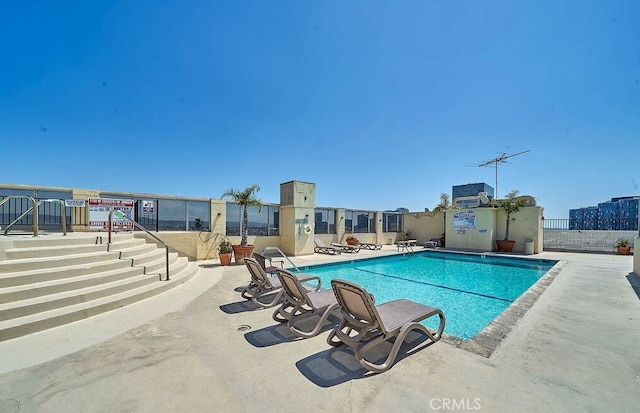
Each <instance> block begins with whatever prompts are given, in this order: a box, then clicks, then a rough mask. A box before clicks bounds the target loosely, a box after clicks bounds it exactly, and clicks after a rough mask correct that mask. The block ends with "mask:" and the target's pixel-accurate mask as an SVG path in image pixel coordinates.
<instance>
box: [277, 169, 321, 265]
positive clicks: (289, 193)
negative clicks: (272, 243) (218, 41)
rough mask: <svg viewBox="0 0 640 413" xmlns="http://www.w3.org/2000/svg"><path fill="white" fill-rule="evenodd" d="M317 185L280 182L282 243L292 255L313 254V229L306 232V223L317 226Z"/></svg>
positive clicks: (288, 253)
mask: <svg viewBox="0 0 640 413" xmlns="http://www.w3.org/2000/svg"><path fill="white" fill-rule="evenodd" d="M315 207H316V185H315V184H314V183H310V182H302V181H290V182H285V183H283V184H280V245H281V248H280V249H282V251H283V252H284V253H285V254H287V255H291V256H297V255H310V254H313V250H314V247H315V244H314V242H313V231H312V232H311V234H305V233H304V231H303V229H304V227H305V226H306V225H310V226H311V228H314V226H315Z"/></svg>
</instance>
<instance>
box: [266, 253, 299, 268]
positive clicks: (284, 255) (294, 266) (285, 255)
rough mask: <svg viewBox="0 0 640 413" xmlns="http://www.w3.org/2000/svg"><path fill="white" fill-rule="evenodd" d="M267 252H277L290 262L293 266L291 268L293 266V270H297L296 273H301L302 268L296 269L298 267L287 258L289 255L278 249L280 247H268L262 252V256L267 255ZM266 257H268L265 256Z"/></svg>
mask: <svg viewBox="0 0 640 413" xmlns="http://www.w3.org/2000/svg"><path fill="white" fill-rule="evenodd" d="M267 251H277V252H278V253H279V254H280V256H281V257H282V258H284V259H286V260H287V261H289V264H291V266H292V267H293V268H295V270H296V272H300V268H298V267H296V265H295V264H294V263H293V261H291V260H290V259H289V257H287V254H285V253H284V252H282V250H281V249H280V248H278V247H266V248H264V249H263V250H262V252H261V254H262V255H265V252H267ZM265 256H266V255H265Z"/></svg>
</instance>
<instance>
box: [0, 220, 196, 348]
mask: <svg viewBox="0 0 640 413" xmlns="http://www.w3.org/2000/svg"><path fill="white" fill-rule="evenodd" d="M106 242H107V236H106V235H103V234H96V233H91V234H89V233H84V234H77V233H73V234H68V235H66V236H63V235H61V234H51V235H39V236H38V237H33V236H31V235H16V236H0V341H5V340H10V339H12V338H16V337H20V336H24V335H27V334H31V333H34V332H37V331H41V330H45V329H49V328H53V327H57V326H60V325H63V324H67V323H71V322H73V321H77V320H80V319H84V318H88V317H91V316H94V315H97V314H100V313H104V312H107V311H110V310H114V309H117V308H120V307H122V306H124V305H127V304H131V303H134V302H137V301H140V300H143V299H146V298H149V297H152V296H154V295H157V294H160V293H162V292H164V291H167V290H169V289H171V288H173V287H176V286H178V285H180V284H182V283H184V282H185V281H187V280H188V279H190V278H191V277H193V276H194V275H195V274H196V272H197V270H198V265H197V264H196V263H195V262H189V261H188V260H187V258H185V257H179V256H178V254H176V253H170V254H169V274H170V281H164V279H165V274H166V264H165V250H164V248H158V247H157V246H156V244H155V243H147V242H146V240H145V239H143V238H135V237H134V236H133V234H132V233H118V234H113V237H112V243H111V244H110V245H109V244H107V243H106Z"/></svg>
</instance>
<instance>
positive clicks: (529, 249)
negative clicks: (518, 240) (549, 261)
mask: <svg viewBox="0 0 640 413" xmlns="http://www.w3.org/2000/svg"><path fill="white" fill-rule="evenodd" d="M524 255H533V240H532V239H531V238H527V239H526V240H524Z"/></svg>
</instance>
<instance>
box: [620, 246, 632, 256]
mask: <svg viewBox="0 0 640 413" xmlns="http://www.w3.org/2000/svg"><path fill="white" fill-rule="evenodd" d="M616 250H617V253H618V255H629V254H631V247H616Z"/></svg>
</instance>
